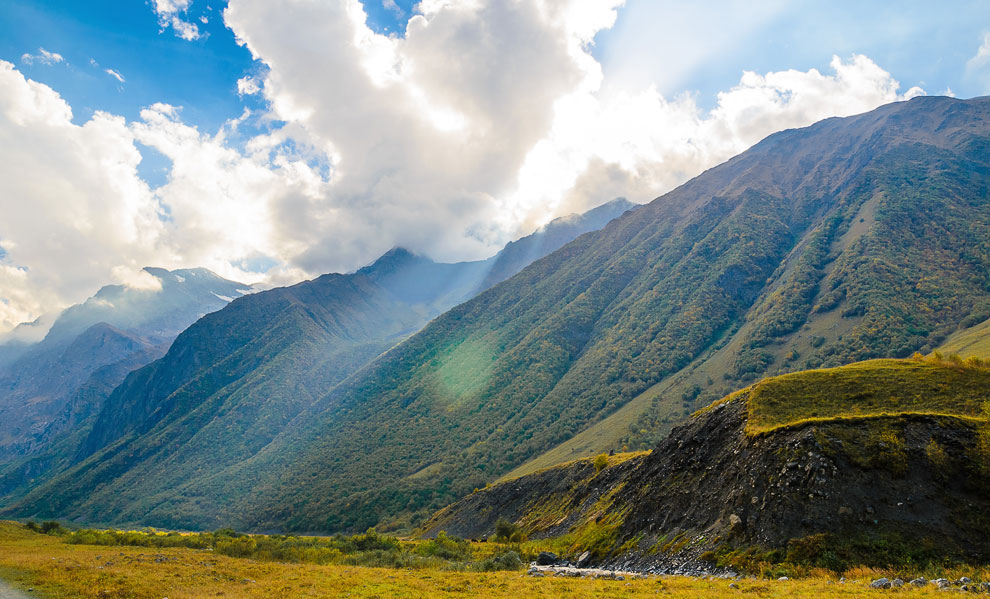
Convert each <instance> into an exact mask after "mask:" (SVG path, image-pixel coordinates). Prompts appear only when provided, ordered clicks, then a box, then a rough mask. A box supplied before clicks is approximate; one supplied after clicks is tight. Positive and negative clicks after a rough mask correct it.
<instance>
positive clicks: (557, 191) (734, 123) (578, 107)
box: [508, 56, 924, 220]
mask: <svg viewBox="0 0 990 599" xmlns="http://www.w3.org/2000/svg"><path fill="white" fill-rule="evenodd" d="M830 68H831V70H832V73H831V74H823V73H821V72H819V71H818V70H816V69H811V70H809V71H794V70H789V71H780V72H772V73H767V74H765V75H760V74H758V73H753V72H746V73H744V74H743V75H742V77H741V79H740V81H739V83H738V84H737V85H736V86H735V87H733V88H731V89H730V90H727V91H724V92H721V93H719V94H718V103H717V105H716V107H715V108H714V109H712V110H711V111H709V112H707V113H706V112H704V111H702V110H700V109H699V108H698V106H697V104H696V102H695V99H694V98H693V97H692V96H689V95H684V96H680V97H678V98H674V99H666V98H664V97H663V96H662V95H661V94H659V93H658V92H657V91H656V89H652V88H651V89H648V90H645V91H643V92H639V93H628V92H622V91H615V90H608V89H606V90H599V91H598V92H597V93H592V94H588V93H583V94H582V93H579V94H575V95H572V96H569V97H567V98H565V99H562V100H561V102H559V103H558V105H557V111H556V119H555V122H554V126H553V128H552V130H551V132H550V134H549V135H548V136H547V137H546V138H545V139H544V140H542V141H541V142H540V143H539V144H537V145H536V147H534V148H533V150H532V151H531V152H530V154H529V156H528V157H527V160H526V163H525V164H524V166H523V167H522V169H521V170H520V177H519V187H518V189H517V190H516V192H515V194H514V197H513V198H511V199H510V201H509V202H508V206H509V208H510V209H511V210H510V211H509V214H514V215H516V216H517V217H523V218H525V217H526V216H527V215H529V216H528V217H529V218H533V217H534V216H535V217H536V218H537V219H538V220H544V219H545V218H547V217H548V216H551V215H554V214H561V213H566V212H573V211H581V210H586V209H588V208H590V207H592V206H594V205H595V204H597V203H600V202H601V201H602V199H603V198H608V197H614V196H616V195H625V196H626V197H629V198H630V199H633V200H636V201H640V202H643V201H648V200H650V199H652V198H654V197H655V196H657V195H660V194H661V193H663V192H665V191H669V190H670V189H672V188H674V187H675V186H677V185H679V184H680V183H683V182H684V181H686V180H687V179H689V178H691V177H693V176H695V175H697V174H699V173H700V172H702V171H703V170H705V169H707V168H710V167H712V166H715V165H717V164H719V163H721V162H723V161H725V160H727V159H729V158H731V157H732V156H734V155H735V154H738V153H739V152H742V151H743V150H745V149H746V148H748V147H750V146H752V145H753V144H754V143H756V142H758V141H760V140H761V139H763V138H764V137H766V136H767V135H770V134H771V133H774V132H776V131H780V130H782V129H787V128H793V127H803V126H806V125H810V124H811V123H814V122H816V121H818V120H821V119H823V118H826V117H829V116H848V115H852V114H857V113H861V112H865V111H867V110H871V109H873V108H875V107H877V106H879V105H881V104H886V103H889V102H894V101H897V100H904V99H908V98H911V97H913V96H916V95H919V94H923V93H924V92H923V91H922V90H921V89H920V88H916V87H915V88H911V89H909V90H907V91H906V92H904V93H898V89H899V84H898V83H897V81H896V80H894V79H893V78H892V77H891V76H890V74H889V73H887V72H886V71H884V70H883V69H881V68H880V67H879V66H877V65H876V63H874V62H873V61H871V60H870V59H869V58H867V57H865V56H854V57H852V58H851V59H850V60H849V61H842V60H841V59H839V58H838V57H833V58H832V61H831V63H830ZM534 203H535V205H536V206H538V207H539V211H542V214H541V212H537V213H536V214H535V215H534V214H533V208H532V206H533V205H534Z"/></svg>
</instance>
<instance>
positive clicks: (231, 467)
mask: <svg viewBox="0 0 990 599" xmlns="http://www.w3.org/2000/svg"><path fill="white" fill-rule="evenodd" d="M988 150H990V99H987V98H978V99H974V100H956V99H952V98H938V97H924V98H916V99H913V100H911V101H908V102H901V103H895V104H891V105H887V106H883V107H881V108H879V109H877V110H874V111H872V112H869V113H865V114H862V115H858V116H854V117H848V118H841V119H839V118H834V119H827V120H825V121H822V122H819V123H817V124H815V125H812V126H811V127H807V128H803V129H796V130H788V131H783V132H781V133H778V134H775V135H772V136H770V137H768V138H767V139H765V140H764V141H762V142H760V143H759V144H757V145H756V146H754V147H753V148H751V149H750V150H748V151H746V152H744V153H743V154H741V155H739V156H737V157H736V158H733V159H732V160H730V161H728V162H727V163H725V164H723V165H720V166H718V167H716V168H713V169H711V170H709V171H706V172H705V173H703V174H702V175H700V176H698V177H696V178H695V179H693V180H691V181H689V182H688V183H686V184H684V185H682V186H681V187H678V188H677V189H675V190H673V191H671V192H670V193H668V194H666V195H664V196H662V197H660V198H658V199H656V200H654V201H653V202H651V203H650V204H648V205H646V206H644V207H642V208H639V209H637V210H635V211H633V212H630V213H626V214H624V215H623V216H621V217H619V218H617V219H616V220H614V221H612V222H611V223H609V224H608V225H607V226H605V227H604V228H603V229H601V230H599V231H597V232H592V233H588V234H586V235H583V236H581V237H579V238H577V239H575V240H574V241H572V242H570V243H568V244H567V245H565V246H563V247H562V248H560V249H559V250H557V251H555V252H553V253H552V254H550V255H548V256H547V257H545V258H542V259H540V260H537V261H536V262H534V263H533V264H531V265H529V266H528V267H526V268H525V269H523V270H522V271H521V272H519V273H518V274H516V275H515V276H513V277H511V278H509V279H507V280H505V281H503V282H502V283H499V284H497V285H495V286H493V287H492V288H490V289H488V290H487V291H485V292H483V293H481V294H479V295H477V296H476V297H474V298H473V299H471V300H469V301H467V302H465V303H463V304H460V305H458V306H457V307H455V308H453V309H451V310H450V311H448V312H446V313H445V314H443V315H442V316H440V317H438V318H436V319H434V320H433V321H432V322H430V323H429V325H427V326H426V327H424V328H423V329H422V330H421V331H420V332H418V333H417V334H415V335H413V336H411V337H410V338H408V339H407V340H405V341H404V342H403V343H401V344H399V345H397V346H396V347H393V348H392V349H390V350H389V351H388V352H386V353H385V354H383V355H381V356H380V357H378V358H376V359H375V360H374V361H373V362H372V363H371V364H368V365H367V366H365V367H363V368H362V369H361V370H360V371H359V372H357V373H355V374H353V375H351V376H349V377H348V378H346V379H344V380H342V382H341V383H340V384H338V385H336V386H335V387H334V388H333V389H332V390H331V391H330V392H328V393H325V394H322V395H320V396H319V397H316V398H315V400H314V401H312V402H309V403H308V405H307V406H306V408H305V409H304V410H302V411H301V412H300V413H299V414H298V416H296V417H295V418H293V419H292V420H291V421H287V423H286V424H285V426H284V427H283V428H282V430H281V432H280V433H279V434H278V435H277V436H275V437H274V438H272V439H270V440H268V439H266V440H265V443H264V445H263V446H262V444H260V443H259V444H258V446H257V451H254V449H253V448H252V451H253V453H252V454H251V456H250V457H249V458H247V459H244V460H238V461H236V462H235V461H230V462H226V463H220V464H217V462H218V456H216V455H215V454H216V453H217V452H216V451H215V447H226V446H224V445H213V446H212V447H211V448H207V446H206V445H204V446H203V448H202V450H201V453H200V454H199V460H200V462H203V463H205V462H209V463H210V464H211V467H209V468H204V470H203V472H204V474H203V475H202V476H199V477H195V476H191V475H190V472H193V473H194V472H196V470H190V469H189V468H188V467H187V466H186V465H185V464H186V462H185V461H179V460H175V461H174V462H162V463H156V462H154V461H153V460H151V461H149V460H148V459H146V458H147V456H148V455H151V454H152V453H153V451H157V450H152V449H149V447H155V448H157V447H161V446H162V445H166V444H172V443H174V444H175V446H176V447H178V446H183V444H184V443H186V439H185V438H184V437H183V436H182V433H181V431H182V430H184V429H182V428H171V429H166V428H160V427H159V428H155V430H157V431H160V433H157V434H158V435H159V436H157V437H156V436H154V434H152V433H151V431H152V427H157V424H156V422H155V415H156V414H162V413H164V412H168V411H172V410H173V406H174V405H176V404H175V403H172V402H171V401H170V402H164V403H163V400H162V398H161V397H160V396H156V395H152V394H147V393H141V394H137V393H135V394H133V395H129V396H127V397H130V399H128V404H129V405H131V407H129V408H128V407H126V406H124V405H122V404H114V405H115V407H119V408H120V410H119V413H122V414H130V415H131V416H127V419H126V422H122V424H126V426H125V427H124V428H123V429H122V433H121V435H118V436H117V437H116V438H113V439H112V438H111V437H109V436H108V437H103V438H100V439H98V442H97V443H95V444H93V445H91V446H90V449H95V448H96V445H99V444H100V443H103V447H102V448H100V449H99V450H97V451H96V452H95V453H93V454H92V455H91V457H90V458H88V459H87V460H86V461H85V462H83V463H81V464H80V465H79V466H78V467H76V468H75V469H74V470H72V471H67V472H65V473H64V474H63V475H61V476H60V477H58V478H57V479H53V480H51V481H49V483H47V484H44V485H41V486H39V487H37V488H36V489H34V490H32V492H31V493H30V494H28V495H27V496H26V497H24V498H23V500H22V501H21V502H20V503H18V504H15V505H13V506H12V507H11V508H9V510H8V512H7V513H19V514H38V515H41V514H58V515H63V516H71V517H74V518H79V519H84V520H91V521H99V520H104V521H105V520H112V521H114V522H141V523H144V524H151V525H165V526H173V527H189V528H208V527H212V526H216V525H229V526H235V527H238V528H242V529H282V530H286V529H290V530H312V531H316V530H320V531H334V530H342V529H363V528H367V527H368V526H371V525H374V524H383V525H391V526H403V525H405V526H408V524H409V523H410V522H415V521H416V520H418V519H419V518H421V517H426V516H428V515H429V513H430V511H431V510H433V509H435V508H438V507H440V506H442V505H445V504H446V503H449V502H450V501H453V500H455V499H457V498H459V497H461V496H463V495H464V494H466V493H467V492H470V490H471V489H473V488H475V487H483V486H484V485H485V484H486V483H487V482H490V481H492V480H495V479H498V478H499V477H501V476H504V475H507V474H509V473H510V472H514V471H517V470H518V469H519V468H520V467H523V468H525V467H527V466H529V467H533V465H534V464H538V463H539V461H540V460H541V459H544V458H545V457H546V456H553V455H555V454H560V453H564V454H567V456H568V457H567V458H566V459H571V458H573V457H581V456H582V455H593V454H594V453H597V452H598V451H601V450H602V449H608V448H609V447H615V448H620V449H621V447H622V446H628V447H631V448H643V449H645V448H649V447H652V446H653V445H654V444H655V443H656V440H657V439H658V438H661V437H663V436H664V435H666V434H667V433H669V431H670V430H671V428H672V427H673V425H675V424H676V423H679V422H681V421H683V420H684V419H685V418H686V417H687V415H689V414H690V413H691V412H692V411H693V410H694V409H695V408H696V407H699V406H700V405H703V404H704V403H707V402H708V401H711V400H713V399H716V398H718V397H720V396H722V395H725V394H726V393H728V392H729V391H731V390H732V389H733V388H737V387H738V386H740V385H741V384H745V383H746V382H749V381H752V380H755V379H756V378H758V377H761V376H764V375H769V374H775V373H778V372H786V371H793V370H800V369H803V368H815V367H821V366H833V365H839V364H844V363H849V362H852V361H855V360H861V359H869V358H877V357H900V356H905V355H908V354H910V353H911V352H913V351H916V350H925V351H927V350H926V349H925V348H930V347H935V346H936V345H937V344H938V343H939V342H940V341H941V340H942V339H944V338H945V337H946V336H948V335H949V334H950V333H951V332H952V331H954V330H956V329H957V328H958V327H959V326H960V324H961V323H962V322H964V321H966V320H967V319H973V318H976V319H977V320H976V321H977V322H978V321H979V320H981V319H979V318H978V316H979V314H978V313H980V312H981V311H983V310H985V307H986V306H987V305H990V304H988V302H990V268H988V267H990V235H987V231H988V229H990V203H988V201H987V198H988V197H990V195H988V193H987V191H988V189H990V151H988ZM239 301H240V302H242V303H243V302H244V301H245V300H239ZM237 304H238V302H234V303H233V304H232V305H231V307H233V306H236V305H237ZM983 318H984V319H985V318H986V317H985V316H984V317H983ZM193 330H195V327H194V328H191V329H190V331H193ZM179 347H180V346H179V344H178V341H177V344H176V345H175V346H173V350H172V351H180V350H179V349H178V348H179ZM254 355H256V356H260V355H261V354H259V353H256V354H254ZM168 359H169V358H168V356H166V358H165V360H166V361H167V360H168ZM259 359H260V357H259ZM163 363H164V362H163ZM136 376H138V374H136V375H135V377H136ZM140 376H144V375H140ZM158 376H160V377H161V378H162V379H163V380H165V379H167V378H168V377H170V376H172V375H171V370H162V371H161V373H160V374H159V375H158ZM135 380H136V379H135ZM126 385H127V383H125V386H126ZM115 395H116V392H115ZM120 397H121V398H123V397H125V395H123V394H122V395H120ZM189 397H190V403H191V404H193V403H196V402H198V401H199V399H196V400H195V401H193V399H192V398H194V397H199V396H196V395H190V396H189ZM109 407H110V406H109V404H108V408H109ZM107 413H108V414H109V413H110V412H107ZM175 413H176V414H180V413H183V412H182V411H181V410H180V411H178V412H175ZM207 413H214V412H213V411H208V412H207ZM145 414H150V415H151V419H150V420H144V421H143V420H141V419H140V418H139V417H140V416H141V415H145ZM132 416H133V417H132ZM101 417H102V415H101ZM107 422H113V420H112V419H111V420H107ZM142 422H149V423H150V426H148V425H146V424H142ZM114 427H115V428H116V427H117V425H116V424H115V425H114ZM141 431H148V432H147V433H145V434H142V435H140V436H137V433H138V432H141ZM97 434H98V433H97ZM589 438H590V440H589ZM238 439H240V437H238ZM572 443H578V444H576V445H571V444H572ZM149 444H150V445H149ZM246 453H247V452H245V454H246ZM245 454H241V455H245ZM184 456H185V454H184ZM185 457H196V456H185ZM185 457H184V459H185ZM555 461H556V462H559V461H564V460H555ZM551 463H553V462H551ZM155 464H157V465H155ZM548 465H549V464H548ZM172 469H174V470H175V473H176V474H175V476H174V478H172V479H167V480H166V479H164V478H163V477H162V476H161V475H159V474H157V473H159V472H162V471H165V472H170V471H171V470H172Z"/></svg>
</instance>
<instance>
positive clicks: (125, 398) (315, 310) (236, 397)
mask: <svg viewBox="0 0 990 599" xmlns="http://www.w3.org/2000/svg"><path fill="white" fill-rule="evenodd" d="M634 207H635V205H634V204H631V203H629V202H627V201H625V200H623V199H619V200H614V201H612V202H609V203H607V204H605V205H603V206H601V207H599V208H596V209H595V210H592V211H590V212H588V213H586V214H584V215H572V216H569V217H564V218H561V219H557V220H554V221H552V222H550V223H548V224H547V225H546V226H544V227H543V228H541V229H540V230H538V231H536V232H535V233H533V234H532V235H529V236H527V237H524V238H522V239H520V240H518V241H515V242H513V243H512V244H510V245H509V246H508V247H506V248H505V249H504V250H503V251H501V252H499V253H498V254H496V255H495V256H493V257H492V258H490V259H488V260H483V261H476V262H462V263H456V264H441V263H436V262H433V261H432V260H429V259H428V258H425V257H422V256H416V255H414V254H412V253H410V252H408V251H406V250H404V249H401V248H396V249H393V250H392V251H390V252H388V253H387V254H385V255H384V256H382V257H381V258H379V259H378V260H377V261H376V262H375V263H374V264H372V265H369V266H367V267H365V268H362V269H360V270H358V271H357V272H355V273H352V274H347V275H341V274H330V275H324V276H322V277H319V278H317V279H314V280H312V281H307V282H304V283H300V284H298V285H294V286H292V287H287V288H280V289H274V290H270V291H266V292H261V293H257V294H254V295H251V296H248V297H244V298H239V299H237V300H235V301H233V302H231V304H230V305H229V306H227V307H226V308H224V309H223V310H220V311H218V312H215V313H213V314H209V315H208V316H206V317H204V318H203V319H201V320H199V321H198V322H196V323H195V324H193V325H192V326H190V327H189V328H188V329H187V330H186V331H184V332H183V333H182V334H181V335H180V336H179V337H178V338H177V339H176V340H175V342H174V343H173V344H172V346H171V348H170V349H169V351H168V353H167V354H165V355H164V356H163V357H162V358H161V359H160V360H157V361H155V362H154V363H152V364H149V365H148V366H147V367H145V368H143V369H141V370H139V371H136V372H134V373H133V374H132V375H130V376H128V377H127V379H126V380H124V382H123V383H122V384H121V385H120V386H119V387H117V388H116V389H115V390H114V391H113V393H112V394H111V395H110V396H109V398H108V399H107V401H106V402H105V405H104V406H103V408H102V411H100V413H99V414H98V415H96V416H95V417H94V418H93V421H92V423H91V426H90V428H89V432H88V434H87V436H86V438H84V439H75V438H74V439H73V441H72V443H68V442H66V443H61V444H59V445H58V453H59V454H60V456H59V457H58V458H57V459H56V458H54V457H51V458H49V459H47V460H46V461H45V464H46V465H50V464H52V463H58V464H60V467H65V466H67V465H69V464H72V463H73V462H76V461H82V460H85V459H86V458H87V457H88V456H90V455H93V454H96V457H95V458H94V459H92V460H89V461H88V462H86V463H85V464H83V465H82V466H80V467H79V468H77V469H75V470H73V471H72V473H71V476H73V477H78V478H79V479H80V480H88V481H95V480H96V479H101V480H102V479H104V478H105V477H108V476H110V477H113V478H114V479H116V480H117V481H118V482H119V483H120V484H124V483H123V481H125V480H130V481H133V482H132V483H127V484H128V485H129V486H130V488H131V490H132V491H133V493H135V494H140V496H141V497H144V498H145V500H148V501H157V499H158V498H159V497H164V496H166V495H168V494H169V493H170V492H171V491H172V490H173V489H175V488H177V487H179V486H181V485H183V484H188V483H189V482H191V481H192V480H202V479H206V478H209V477H210V476H212V475H214V474H215V473H217V472H218V471H220V470H221V469H223V468H226V467H230V466H233V465H236V464H237V463H239V462H240V461H242V460H245V459H247V458H249V457H251V456H252V455H254V454H255V453H257V452H258V451H260V450H262V449H263V448H264V447H265V446H266V445H267V444H268V443H269V442H271V440H272V439H273V438H274V437H275V436H276V435H278V434H279V433H280V432H282V430H283V429H284V428H285V427H287V426H289V424H290V422H291V421H292V420H293V418H295V417H296V416H297V415H299V414H300V413H301V412H302V411H303V410H304V409H306V408H307V407H308V406H309V405H310V404H311V403H312V402H313V401H315V400H316V399H317V398H319V397H320V396H322V395H323V394H325V393H326V392H327V391H328V390H329V389H331V388H332V387H333V386H334V385H336V384H338V383H339V382H340V381H342V380H344V379H345V378H346V377H348V376H349V375H351V374H353V373H354V372H355V371H357V370H358V369H359V368H360V367H361V366H363V365H364V364H366V363H367V362H369V361H370V360H372V359H374V358H375V357H376V356H378V355H379V354H381V353H382V352H384V351H385V350H387V349H389V348H390V347H392V346H393V345H395V344H396V343H397V342H398V341H399V340H401V339H402V338H403V337H404V336H407V335H409V334H411V333H413V332H415V331H416V330H418V329H419V328H421V327H422V326H423V325H424V324H425V323H426V322H428V321H429V320H430V319H431V318H433V317H434V316H436V315H437V314H440V313H441V312H443V311H444V310H446V309H448V308H450V307H451V306H453V305H456V304H457V303H460V302H462V301H464V300H465V299H467V298H469V297H471V296H472V295H474V294H476V293H478V291H479V290H480V289H483V288H484V287H485V286H487V285H492V284H495V283H496V282H498V281H499V280H501V279H502V278H504V277H508V276H511V275H512V274H514V273H515V272H516V271H518V270H519V269H521V268H522V267H523V266H525V265H526V264H527V261H528V260H530V259H533V258H535V257H540V256H542V255H543V254H544V253H547V252H551V251H553V250H554V249H556V248H558V247H560V246H561V245H563V244H564V243H566V242H567V241H569V240H571V239H573V238H575V237H578V236H580V235H581V234H583V233H585V232H587V231H590V230H594V229H597V228H600V227H601V226H603V225H604V224H605V223H607V222H608V221H609V220H611V219H612V218H614V217H615V216H618V215H620V214H622V213H624V212H626V211H628V210H630V209H632V208H634ZM73 444H75V445H76V447H75V449H70V446H72V445H73ZM104 448H107V449H106V450H105V451H103V452H101V453H98V452H100V450H103V449H104ZM109 448H114V449H109ZM70 451H71V452H72V453H73V456H72V459H68V460H67V459H66V458H65V453H67V452H70ZM107 452H110V453H107ZM123 452H126V453H123ZM135 454H137V455H138V456H139V457H138V458H135V457H134V456H135ZM39 461H40V460H37V461H35V462H32V463H30V464H21V465H18V468H16V469H14V470H13V471H9V472H8V473H7V476H6V478H5V477H4V476H3V474H4V473H2V472H0V492H2V491H6V492H7V493H11V492H12V491H17V490H23V489H24V483H26V482H28V481H30V480H32V479H33V478H35V477H36V476H37V473H38V471H39V470H44V469H45V467H44V466H41V465H39V464H38V462H39ZM49 469H50V468H49ZM66 476H69V475H66ZM4 480H6V481H7V482H6V484H3V481H4ZM38 493H46V492H43V491H38ZM88 494H89V493H88V491H87V495H88ZM129 497H135V495H129ZM66 498H67V496H66ZM92 499H95V497H92ZM107 500H108V501H114V502H116V501H118V500H119V498H118V499H113V498H112V497H109V496H108V498H107ZM134 507H136V505H135V506H134ZM173 517H174V518H179V517H181V514H176V515H174V516H172V515H170V516H169V518H173Z"/></svg>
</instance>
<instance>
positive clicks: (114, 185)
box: [0, 61, 162, 329]
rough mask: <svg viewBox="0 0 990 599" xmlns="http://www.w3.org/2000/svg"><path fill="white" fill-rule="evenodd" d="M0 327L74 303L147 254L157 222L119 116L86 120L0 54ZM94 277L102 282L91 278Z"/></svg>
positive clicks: (142, 260) (139, 263) (152, 249)
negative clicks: (76, 120)
mask: <svg viewBox="0 0 990 599" xmlns="http://www.w3.org/2000/svg"><path fill="white" fill-rule="evenodd" d="M0 90H2V92H0V180H3V181H4V193H3V194H0V213H2V214H3V219H2V220H0V245H2V246H3V248H4V250H6V255H5V256H4V258H3V259H2V260H0V290H2V291H0V329H8V328H10V327H12V326H13V325H15V324H17V323H20V322H25V321H30V320H33V319H34V318H36V317H37V316H38V315H40V314H44V313H47V312H50V311H51V310H53V309H56V308H59V307H62V306H64V305H65V303H66V302H67V301H78V300H80V299H83V298H85V297H86V296H87V295H88V294H90V293H92V292H93V291H95V290H96V288H98V287H99V286H100V284H102V283H106V282H109V281H111V280H112V270H113V268H115V267H121V266H130V267H132V268H133V269H135V270H136V269H139V268H141V267H143V266H145V264H146V263H147V261H148V260H149V259H151V258H152V257H154V256H155V250H156V247H157V245H158V243H159V237H160V235H161V229H162V223H161V221H160V219H159V209H158V205H157V202H156V201H155V199H154V197H153V196H152V194H151V192H150V190H149V189H148V186H147V185H146V184H145V183H144V182H143V181H141V179H140V178H139V177H138V176H137V165H138V163H139V162H140V160H141V155H140V154H139V153H138V151H137V149H136V148H135V147H134V145H133V143H132V142H131V134H130V131H129V130H128V128H127V124H126V123H125V122H124V119H123V118H120V117H115V116H113V115H109V114H106V113H102V112H97V113H95V114H94V115H93V117H92V118H91V119H90V120H89V121H88V122H87V123H86V124H84V125H82V126H78V125H75V124H73V123H72V120H71V119H72V111H71V109H70V108H69V106H68V104H66V103H65V102H64V101H63V100H62V98H60V97H59V95H58V94H57V93H55V92H54V91H53V90H52V89H51V88H49V87H47V86H45V85H42V84H40V83H37V82H34V81H30V80H27V79H25V78H24V76H23V75H21V73H19V72H18V71H17V70H16V69H15V68H14V66H13V65H12V64H10V63H7V62H2V61H0ZM99 281H102V283H98V282H99Z"/></svg>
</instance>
